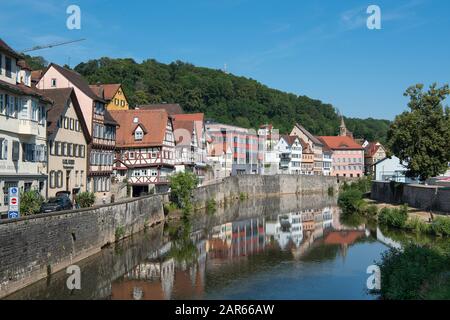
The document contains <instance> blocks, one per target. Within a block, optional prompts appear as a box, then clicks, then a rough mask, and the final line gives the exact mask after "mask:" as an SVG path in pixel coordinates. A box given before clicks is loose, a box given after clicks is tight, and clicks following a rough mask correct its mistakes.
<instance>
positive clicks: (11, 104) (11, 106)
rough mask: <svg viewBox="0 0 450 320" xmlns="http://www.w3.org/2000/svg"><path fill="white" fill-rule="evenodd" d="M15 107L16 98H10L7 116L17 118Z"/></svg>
mask: <svg viewBox="0 0 450 320" xmlns="http://www.w3.org/2000/svg"><path fill="white" fill-rule="evenodd" d="M15 107H16V97H13V96H9V101H8V105H7V106H6V114H7V115H8V116H9V117H15V116H16V112H15Z"/></svg>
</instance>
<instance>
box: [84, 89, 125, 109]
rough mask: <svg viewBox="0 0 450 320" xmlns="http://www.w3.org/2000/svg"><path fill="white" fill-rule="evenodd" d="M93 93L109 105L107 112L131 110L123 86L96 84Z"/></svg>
mask: <svg viewBox="0 0 450 320" xmlns="http://www.w3.org/2000/svg"><path fill="white" fill-rule="evenodd" d="M89 87H91V89H92V91H94V93H95V94H96V95H97V96H99V97H100V98H102V99H103V100H105V101H106V102H107V103H108V105H107V106H106V109H107V110H129V109H130V106H129V104H128V100H127V97H126V96H125V93H124V92H123V90H122V85H121V84H119V83H116V84H96V85H91V86H89Z"/></svg>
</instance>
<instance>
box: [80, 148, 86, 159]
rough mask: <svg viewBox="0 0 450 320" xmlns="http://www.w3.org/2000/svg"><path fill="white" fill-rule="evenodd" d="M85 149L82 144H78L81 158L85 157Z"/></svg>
mask: <svg viewBox="0 0 450 320" xmlns="http://www.w3.org/2000/svg"><path fill="white" fill-rule="evenodd" d="M85 152H86V151H85V149H84V146H80V157H81V158H84V157H85Z"/></svg>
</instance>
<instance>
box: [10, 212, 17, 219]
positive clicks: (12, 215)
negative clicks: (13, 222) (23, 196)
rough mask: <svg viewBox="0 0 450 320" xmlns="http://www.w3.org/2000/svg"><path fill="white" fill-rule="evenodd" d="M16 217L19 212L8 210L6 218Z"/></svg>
mask: <svg viewBox="0 0 450 320" xmlns="http://www.w3.org/2000/svg"><path fill="white" fill-rule="evenodd" d="M17 218H19V212H17V211H8V219H17Z"/></svg>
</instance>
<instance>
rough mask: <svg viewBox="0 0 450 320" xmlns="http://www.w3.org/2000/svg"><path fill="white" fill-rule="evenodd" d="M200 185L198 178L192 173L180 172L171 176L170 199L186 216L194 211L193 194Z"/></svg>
mask: <svg viewBox="0 0 450 320" xmlns="http://www.w3.org/2000/svg"><path fill="white" fill-rule="evenodd" d="M198 183H199V180H198V178H197V176H196V175H195V174H193V173H192V172H187V171H186V172H179V173H177V174H174V175H172V176H170V198H171V200H172V202H173V203H175V204H176V205H177V206H178V207H179V208H181V209H182V210H183V214H184V215H185V216H187V215H188V214H189V213H190V212H191V211H192V209H193V206H192V193H193V191H194V189H195V188H196V187H197V185H198Z"/></svg>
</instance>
